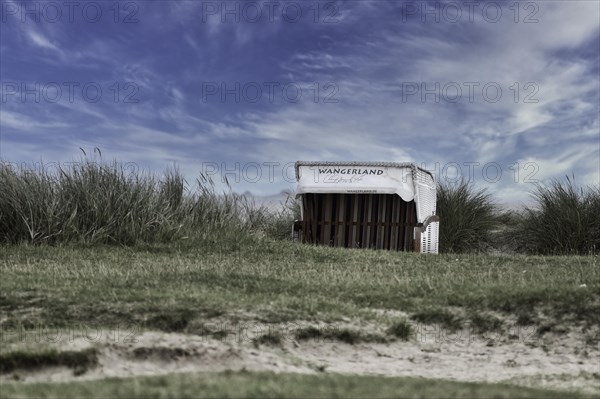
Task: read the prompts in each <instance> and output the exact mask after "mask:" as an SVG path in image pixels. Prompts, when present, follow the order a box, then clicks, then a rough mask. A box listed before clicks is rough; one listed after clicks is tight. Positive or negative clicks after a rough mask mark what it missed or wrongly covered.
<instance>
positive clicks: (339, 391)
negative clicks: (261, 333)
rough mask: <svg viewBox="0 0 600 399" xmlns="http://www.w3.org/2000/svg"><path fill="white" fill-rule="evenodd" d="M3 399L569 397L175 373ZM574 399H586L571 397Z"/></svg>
mask: <svg viewBox="0 0 600 399" xmlns="http://www.w3.org/2000/svg"><path fill="white" fill-rule="evenodd" d="M2 392H3V395H2V396H3V397H4V396H5V395H6V397H11V398H18V397H38V398H61V399H62V398H82V397H102V398H110V397H122V398H217V397H218V398H413V399H418V398H442V397H443V398H498V399H500V398H548V399H550V398H563V397H564V395H565V393H563V392H552V391H547V390H538V389H531V388H522V387H514V386H510V385H502V384H475V383H460V382H452V381H443V380H430V379H424V378H387V377H376V376H343V375H335V374H327V375H294V374H271V373H252V374H250V373H221V374H173V375H167V376H160V377H143V378H128V379H107V380H102V381H87V382H76V383H68V384H48V383H40V384H3V385H2ZM568 395H569V397H570V398H583V397H586V396H583V395H579V394H576V393H569V394H568Z"/></svg>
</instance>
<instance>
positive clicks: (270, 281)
mask: <svg viewBox="0 0 600 399" xmlns="http://www.w3.org/2000/svg"><path fill="white" fill-rule="evenodd" d="M0 274H1V276H2V279H1V280H0V319H2V320H3V323H2V326H3V328H5V329H10V328H15V327H17V326H25V327H28V326H29V327H35V326H38V325H42V326H64V327H72V328H77V325H79V324H82V325H90V326H96V327H98V326H99V327H104V326H106V327H111V326H137V327H140V328H151V329H160V330H164V331H182V332H193V331H196V330H197V329H198V328H199V326H200V325H201V323H203V322H205V321H209V320H210V319H211V318H214V317H216V316H223V315H232V314H240V316H239V317H241V318H242V319H243V318H244V317H245V316H243V315H244V314H248V315H249V316H248V317H250V318H251V319H252V320H262V321H265V322H285V321H292V320H318V321H325V322H327V321H336V320H339V319H340V317H350V318H374V317H376V316H375V315H374V313H373V312H372V311H371V310H372V309H392V310H394V309H395V310H402V311H405V312H408V313H409V314H410V315H411V316H412V317H413V319H414V320H416V321H418V322H423V323H442V324H445V325H447V326H450V327H458V326H459V325H460V323H462V322H463V321H464V322H465V323H466V322H468V319H464V316H460V315H461V314H462V315H470V317H472V315H474V314H478V313H486V312H489V311H495V312H498V313H500V314H506V315H508V314H514V315H519V314H528V313H531V314H537V312H542V314H544V315H545V317H547V318H548V317H549V318H556V319H557V320H563V321H565V322H569V321H574V322H585V323H588V324H590V323H591V324H598V323H600V316H598V315H600V267H599V260H598V258H597V257H590V256H587V257H586V256H581V257H578V256H570V257H559V256H553V257H536V256H529V257H524V256H514V257H509V256H501V257H494V256H486V255H439V256H420V255H418V254H412V253H393V252H385V251H367V250H348V249H337V248H325V247H313V246H305V245H299V244H294V243H289V242H280V241H270V240H268V239H255V240H254V241H251V242H248V243H247V244H245V245H241V246H239V247H235V246H232V247H230V248H224V249H223V250H221V249H220V248H219V247H217V246H216V245H211V244H207V243H206V242H196V243H192V242H189V243H187V244H185V245H183V244H182V245H180V246H174V245H170V246H166V245H165V246H160V245H157V246H152V247H149V246H144V247H141V248H138V247H113V246H93V247H80V246H30V245H20V246H0ZM583 284H585V285H586V286H585V287H580V286H581V285H583ZM448 309H452V311H450V310H448ZM457 309H458V310H461V309H462V310H464V311H460V312H456V310H457ZM455 314H456V315H457V316H454V315H455ZM457 318H459V319H457ZM455 319H456V320H455Z"/></svg>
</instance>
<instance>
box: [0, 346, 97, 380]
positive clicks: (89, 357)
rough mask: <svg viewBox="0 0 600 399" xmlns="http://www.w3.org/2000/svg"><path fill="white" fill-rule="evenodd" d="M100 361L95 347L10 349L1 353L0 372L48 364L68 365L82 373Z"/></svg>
mask: <svg viewBox="0 0 600 399" xmlns="http://www.w3.org/2000/svg"><path fill="white" fill-rule="evenodd" d="M97 363H98V352H97V350H96V349H94V348H89V349H85V350H82V351H57V350H45V351H41V352H29V351H22V350H18V351H10V352H7V353H0V373H10V372H12V371H15V370H19V369H27V370H31V369H36V368H42V367H48V366H66V367H69V368H72V369H74V370H75V372H76V373H77V374H82V373H83V372H85V370H87V369H88V368H90V367H93V366H95V365H96V364H97Z"/></svg>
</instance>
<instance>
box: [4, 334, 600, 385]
mask: <svg viewBox="0 0 600 399" xmlns="http://www.w3.org/2000/svg"><path fill="white" fill-rule="evenodd" d="M307 325H308V323H293V324H276V325H274V324H260V323H252V325H247V324H246V325H244V326H242V327H240V326H235V325H231V326H228V327H227V328H225V330H226V331H227V332H228V333H227V334H221V335H215V334H214V331H215V326H214V325H213V326H212V327H211V328H210V331H211V333H210V334H209V333H206V334H205V333H202V334H200V335H192V334H179V333H164V332H154V331H144V332H138V333H136V334H129V335H127V338H126V339H125V338H124V339H119V340H115V339H114V338H115V336H114V334H113V333H112V332H110V333H109V332H106V334H102V335H101V336H98V335H96V336H94V339H93V340H92V339H89V338H86V337H83V336H77V335H74V336H72V337H71V339H69V340H68V342H64V341H59V342H55V343H53V344H52V345H51V346H54V347H57V348H60V349H62V350H67V349H68V350H76V349H79V350H80V349H84V348H86V347H90V346H94V347H96V348H98V350H99V359H98V360H99V362H98V366H96V367H94V368H92V369H90V370H88V371H87V372H86V373H84V374H82V375H78V376H76V375H74V373H73V371H72V370H70V369H67V368H65V367H52V368H45V369H41V370H31V371H23V370H18V371H16V372H13V373H11V374H5V375H2V376H1V378H0V379H1V380H2V381H9V380H10V381H14V380H18V381H23V382H35V381H70V380H88V379H101V378H107V377H130V376H151V375H161V374H168V373H176V372H177V373H178V372H218V371H224V370H248V371H274V372H297V373H318V372H325V373H327V372H332V373H343V374H371V375H385V376H418V377H427V378H440V379H448V380H456V381H473V382H509V383H513V384H521V385H527V386H534V387H548V388H552V389H569V390H573V389H577V390H581V391H584V392H589V393H596V394H598V393H600V351H599V349H598V346H592V345H589V344H586V343H585V338H584V333H583V332H582V331H579V330H577V331H571V332H570V333H568V334H561V335H547V336H545V337H544V338H539V337H537V336H535V334H532V331H533V329H526V328H524V329H522V330H519V331H512V332H506V333H502V334H491V335H490V334H487V335H486V336H481V335H476V334H472V333H470V332H468V331H462V332H459V333H453V334H450V333H448V332H446V331H444V330H443V329H439V328H436V327H435V326H421V327H419V328H417V330H416V334H414V335H413V336H412V337H411V339H410V341H408V342H404V341H394V342H390V343H357V344H354V345H350V344H346V343H342V342H339V341H334V340H332V339H313V340H306V341H300V342H298V341H296V339H295V338H294V335H293V331H295V329H297V328H299V327H303V326H307ZM316 326H317V327H319V328H323V327H324V326H323V325H316ZM328 328H331V326H328ZM336 328H357V325H356V324H352V323H342V324H337V325H336ZM360 329H361V331H367V332H381V331H382V329H381V327H380V326H377V325H376V324H373V323H364V322H362V323H360ZM207 331H208V329H207ZM268 332H278V334H279V335H280V336H281V343H274V344H260V345H257V344H256V343H255V342H254V341H253V338H256V337H257V336H261V335H263V334H266V333H268ZM216 336H218V337H219V338H216Z"/></svg>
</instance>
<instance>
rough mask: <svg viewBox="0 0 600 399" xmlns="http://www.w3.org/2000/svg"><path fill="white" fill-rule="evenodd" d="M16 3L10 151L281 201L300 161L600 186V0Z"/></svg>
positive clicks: (8, 109)
mask: <svg viewBox="0 0 600 399" xmlns="http://www.w3.org/2000/svg"><path fill="white" fill-rule="evenodd" d="M0 3H1V8H0V10H1V12H2V14H1V15H0V35H1V37H0V75H1V82H2V86H1V91H2V99H1V103H0V107H1V108H0V157H1V158H2V159H3V160H5V161H9V162H15V163H21V162H40V160H42V161H44V162H68V161H70V160H73V159H77V158H79V156H80V154H81V152H80V150H79V148H80V147H81V148H84V149H85V150H87V151H88V153H89V152H91V151H90V149H92V148H94V147H98V148H100V149H101V151H102V156H103V158H104V159H106V160H112V159H117V160H118V161H121V162H124V163H125V162H134V163H135V164H136V165H138V166H139V167H140V168H143V169H145V170H151V171H161V170H163V169H164V168H165V167H166V166H168V165H173V164H177V165H178V167H179V168H180V169H181V171H182V172H183V173H184V174H185V175H186V177H188V179H189V180H193V179H194V177H195V176H196V175H197V174H198V173H199V172H200V171H201V170H205V171H206V170H208V171H211V172H214V173H217V174H218V173H224V172H226V171H229V174H228V178H229V180H230V181H233V182H234V188H235V189H236V190H238V191H250V192H252V193H254V194H257V195H263V196H268V195H272V194H276V193H278V192H280V191H281V190H284V189H290V188H293V187H294V184H293V182H291V181H290V179H289V178H286V177H292V170H291V169H289V168H288V167H287V166H288V165H290V163H291V162H294V161H296V160H299V159H301V160H368V161H400V162H402V161H413V162H417V163H419V164H422V165H423V166H425V167H426V168H428V169H430V170H432V171H433V172H434V174H435V175H436V177H438V178H441V179H452V178H454V177H455V176H456V171H457V166H459V167H460V173H461V175H462V176H463V177H466V178H468V177H469V175H472V177H473V179H474V181H475V183H476V184H477V185H478V186H481V187H488V188H489V189H490V190H491V191H492V192H493V193H495V194H496V195H497V196H498V199H499V200H500V201H501V202H503V203H505V204H509V205H511V204H518V203H521V202H523V201H527V198H528V196H527V192H528V190H530V189H531V188H532V186H531V183H532V182H534V181H544V180H546V179H549V178H552V177H562V176H564V175H565V174H569V175H570V174H571V173H574V174H575V177H576V180H577V181H578V182H579V183H582V184H597V183H598V181H599V179H600V174H599V169H600V124H599V111H600V109H599V104H600V92H599V90H600V78H599V71H600V61H599V55H600V2H598V1H538V2H526V1H524V2H517V3H515V2H512V1H511V2H484V1H481V2H478V3H477V4H476V5H474V4H473V3H472V2H471V3H469V2H461V1H456V2H452V1H446V2H437V1H436V2H412V1H408V2H387V1H344V2H312V1H297V2H261V1H258V2H227V3H225V2H220V1H219V2H203V1H187V2H175V1H124V2H120V3H117V2H113V1H110V0H109V1H96V2H86V1H80V2H77V4H78V5H77V6H75V5H70V6H68V5H67V3H65V2H63V1H57V2H35V1H28V2H25V1H7V0H2V1H1V2H0ZM300 94H301V96H300ZM257 165H258V166H260V172H261V176H260V178H258V177H257V174H256V171H257ZM517 171H518V173H517ZM217 177H218V175H217ZM236 177H237V178H238V179H237V180H239V182H237V183H236V182H235V180H236Z"/></svg>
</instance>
